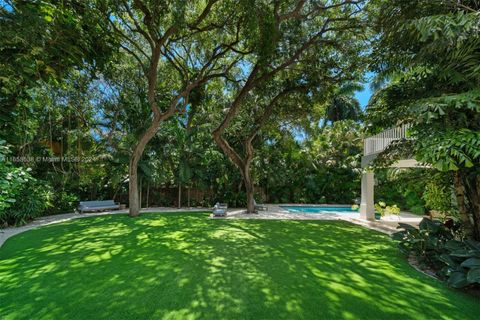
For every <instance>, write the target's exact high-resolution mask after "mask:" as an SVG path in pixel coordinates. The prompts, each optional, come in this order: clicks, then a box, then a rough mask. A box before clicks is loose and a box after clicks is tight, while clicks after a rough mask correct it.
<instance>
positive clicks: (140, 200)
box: [138, 177, 143, 210]
mask: <svg viewBox="0 0 480 320" xmlns="http://www.w3.org/2000/svg"><path fill="white" fill-rule="evenodd" d="M139 180H140V183H139V184H138V185H139V188H138V189H139V190H138V203H140V210H142V192H143V179H142V177H140V179H139Z"/></svg>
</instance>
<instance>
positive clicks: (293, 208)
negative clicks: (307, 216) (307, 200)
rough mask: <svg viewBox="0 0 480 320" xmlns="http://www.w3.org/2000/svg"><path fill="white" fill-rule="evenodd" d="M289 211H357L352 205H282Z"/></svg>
mask: <svg viewBox="0 0 480 320" xmlns="http://www.w3.org/2000/svg"><path fill="white" fill-rule="evenodd" d="M280 207H281V208H283V209H285V210H287V211H289V212H293V213H295V212H306V213H323V212H343V213H353V212H356V211H354V210H352V209H351V208H350V207H332V206H328V207H327V206H280Z"/></svg>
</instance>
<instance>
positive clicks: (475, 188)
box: [462, 169, 480, 240]
mask: <svg viewBox="0 0 480 320" xmlns="http://www.w3.org/2000/svg"><path fill="white" fill-rule="evenodd" d="M462 178H463V183H464V187H465V195H466V197H467V199H468V206H469V209H470V210H469V211H470V212H471V214H472V217H473V236H474V238H475V239H476V240H480V174H479V171H478V170H477V169H469V170H467V172H466V173H465V174H464V176H463V177H462Z"/></svg>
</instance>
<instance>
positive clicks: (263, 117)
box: [213, 1, 362, 213]
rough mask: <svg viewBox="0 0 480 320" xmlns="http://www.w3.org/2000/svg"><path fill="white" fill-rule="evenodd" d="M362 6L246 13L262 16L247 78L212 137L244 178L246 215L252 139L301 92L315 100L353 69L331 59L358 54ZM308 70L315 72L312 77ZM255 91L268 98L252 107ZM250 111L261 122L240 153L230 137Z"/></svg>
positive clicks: (313, 4)
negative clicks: (320, 88) (327, 82)
mask: <svg viewBox="0 0 480 320" xmlns="http://www.w3.org/2000/svg"><path fill="white" fill-rule="evenodd" d="M361 3H362V1H333V2H328V3H323V2H318V1H291V2H284V1H273V3H270V2H263V1H260V2H257V3H255V5H254V6H250V7H249V8H247V9H248V10H250V11H252V10H254V11H255V12H260V13H261V14H260V15H259V16H258V21H256V23H255V24H253V25H252V28H251V30H250V33H251V36H250V39H253V40H250V41H249V42H246V43H245V44H244V45H245V47H244V48H243V52H248V54H246V55H248V57H247V58H246V59H245V61H246V62H245V64H244V67H243V70H242V72H241V73H240V74H239V75H238V77H237V78H236V79H235V80H236V83H237V84H238V83H239V84H240V85H237V87H236V90H235V91H234V94H233V95H232V98H231V99H230V102H229V103H228V104H229V105H228V111H227V112H226V114H225V116H224V118H223V120H222V122H221V123H220V124H219V126H218V127H217V128H216V129H215V130H214V131H213V137H214V139H215V141H216V143H217V144H218V145H219V147H220V148H221V149H222V150H223V152H224V153H225V154H226V155H227V156H228V158H229V159H230V160H231V161H232V163H234V164H235V166H236V167H237V168H238V169H239V170H240V172H241V174H242V178H243V181H244V185H245V189H246V193H247V212H249V213H252V212H254V199H253V194H254V190H253V181H252V178H251V176H250V163H251V161H252V158H253V147H252V141H253V139H254V138H255V136H256V135H257V133H258V131H259V130H260V129H261V127H262V126H263V125H264V124H265V123H266V122H267V121H268V119H269V117H270V116H271V114H272V113H273V112H274V110H275V107H276V106H277V105H279V102H280V101H281V100H282V99H284V98H285V97H286V96H288V95H289V94H292V93H298V91H300V92H302V91H303V92H304V93H305V94H309V95H311V94H313V92H314V91H315V90H314V88H315V87H316V86H317V87H318V86H320V85H324V84H325V83H321V84H320V83H319V82H321V81H322V80H326V79H327V78H329V77H330V78H335V77H339V75H340V74H342V73H343V72H345V71H346V70H348V69H349V68H350V67H351V66H352V64H350V61H348V58H347V59H343V60H342V59H339V60H340V61H339V60H337V62H338V63H334V62H332V60H333V59H332V57H333V56H335V55H337V58H338V57H339V56H342V57H344V58H346V57H347V56H348V54H346V53H348V52H350V53H351V52H353V51H354V50H355V49H354V48H356V47H357V44H356V43H355V39H356V38H355V35H354V32H353V30H354V29H355V28H357V27H358V25H359V24H358V23H359V16H360V13H361V11H362V6H361ZM252 14H253V12H252ZM302 63H303V64H304V65H303V66H302ZM342 63H343V65H342ZM296 68H299V69H300V71H299V70H298V69H296ZM302 68H305V69H303V70H302ZM308 68H311V70H310V71H312V70H315V71H313V72H311V73H309V72H308V70H307V69H308ZM302 71H304V72H302ZM314 72H315V73H318V74H317V77H312V73H314ZM322 77H323V78H322ZM272 83H274V84H273V85H272ZM269 85H270V87H269ZM266 88H267V89H270V90H265V89H266ZM272 88H273V90H272ZM256 91H262V92H263V93H264V97H263V98H262V99H257V100H258V102H259V103H256V102H255V101H253V102H252V99H253V100H255V98H254V97H255V96H257V97H258V96H259V93H258V92H257V93H256ZM269 91H270V92H269ZM261 100H263V101H261ZM249 105H250V106H252V105H253V106H254V108H257V109H259V110H256V114H257V116H256V117H253V119H252V120H253V125H251V126H250V127H251V129H249V132H248V133H247V134H245V135H244V139H243V142H242V147H241V149H243V150H241V151H238V149H237V150H236V149H235V147H234V146H232V145H231V143H230V142H229V141H228V138H227V137H226V135H225V133H226V131H227V129H228V128H229V127H230V126H231V125H232V124H233V123H234V121H235V119H236V117H237V116H238V115H239V114H241V113H242V112H241V111H242V108H248V106H249ZM241 153H243V155H242V154H241Z"/></svg>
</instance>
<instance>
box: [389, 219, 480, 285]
mask: <svg viewBox="0 0 480 320" xmlns="http://www.w3.org/2000/svg"><path fill="white" fill-rule="evenodd" d="M399 228H402V230H401V231H399V232H396V233H394V234H393V235H392V238H393V239H394V240H396V241H399V243H398V247H399V249H400V251H401V252H402V253H404V254H406V255H407V256H409V255H414V256H415V257H416V258H417V259H418V261H419V262H420V263H421V264H422V267H429V268H433V269H434V270H435V271H436V272H437V275H438V276H439V277H440V278H441V279H443V280H445V281H446V282H447V284H448V285H449V286H451V287H453V288H464V287H467V286H478V285H480V242H478V241H473V240H462V241H460V240H458V239H456V238H457V233H456V230H458V225H451V224H450V225H449V224H445V223H442V222H440V221H438V220H430V219H428V218H424V219H423V220H422V221H421V222H420V225H419V227H418V228H415V227H413V226H411V225H408V224H403V223H400V224H399Z"/></svg>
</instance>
